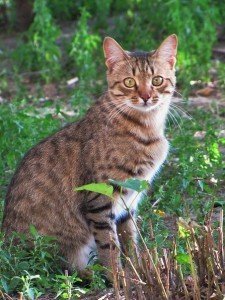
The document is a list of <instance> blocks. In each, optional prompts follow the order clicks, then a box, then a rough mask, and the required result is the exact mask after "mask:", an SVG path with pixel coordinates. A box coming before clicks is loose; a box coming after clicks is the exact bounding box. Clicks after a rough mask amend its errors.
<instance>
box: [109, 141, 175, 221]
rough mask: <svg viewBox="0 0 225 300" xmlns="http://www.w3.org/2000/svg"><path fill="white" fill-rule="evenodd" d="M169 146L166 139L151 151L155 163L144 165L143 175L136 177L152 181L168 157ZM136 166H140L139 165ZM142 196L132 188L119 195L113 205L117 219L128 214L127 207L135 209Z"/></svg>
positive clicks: (131, 209)
mask: <svg viewBox="0 0 225 300" xmlns="http://www.w3.org/2000/svg"><path fill="white" fill-rule="evenodd" d="M168 147H169V146H168V142H167V140H166V139H165V140H164V141H163V144H162V145H161V147H157V148H156V149H154V152H153V151H152V152H151V156H152V159H153V164H152V165H151V166H149V165H145V166H142V171H143V172H142V174H141V175H139V176H136V178H137V179H139V180H147V181H148V182H151V181H152V180H153V178H154V176H155V174H156V173H157V172H158V171H159V169H160V167H161V166H162V164H163V162H164V161H165V159H166V156H167V153H168ZM136 167H137V168H138V166H136ZM142 196H143V194H142V193H137V192H136V191H133V190H130V189H128V190H127V193H126V194H123V195H122V196H120V195H117V196H116V199H115V202H114V205H113V210H114V214H115V216H116V219H119V218H120V217H121V216H123V215H124V214H126V212H127V209H129V210H130V211H135V210H136V209H137V206H138V203H139V202H140V200H141V198H142Z"/></svg>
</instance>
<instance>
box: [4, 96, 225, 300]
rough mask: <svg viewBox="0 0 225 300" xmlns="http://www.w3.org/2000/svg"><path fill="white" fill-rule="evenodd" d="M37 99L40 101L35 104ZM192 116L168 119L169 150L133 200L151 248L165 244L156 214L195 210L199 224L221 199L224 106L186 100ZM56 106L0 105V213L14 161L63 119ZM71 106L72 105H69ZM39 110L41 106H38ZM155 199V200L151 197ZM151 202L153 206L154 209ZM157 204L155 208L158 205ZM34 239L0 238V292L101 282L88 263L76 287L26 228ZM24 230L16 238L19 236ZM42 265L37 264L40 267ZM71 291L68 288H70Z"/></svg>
mask: <svg viewBox="0 0 225 300" xmlns="http://www.w3.org/2000/svg"><path fill="white" fill-rule="evenodd" d="M42 106H43V107H42ZM183 108H184V109H186V110H187V111H188V112H189V113H190V114H191V116H192V120H190V119H189V118H187V117H186V116H185V115H183V116H181V119H180V120H179V126H177V124H176V123H175V124H173V123H172V122H171V120H170V124H169V122H168V127H167V136H168V138H169V140H170V144H171V147H170V154H169V156H168V159H167V162H166V163H165V165H164V167H163V168H162V170H161V172H160V173H159V174H158V176H157V178H156V179H155V182H154V184H153V185H152V193H151V195H150V196H149V197H146V198H145V199H144V200H143V202H142V204H141V206H140V215H141V218H142V229H143V232H144V239H145V240H146V243H147V244H148V246H149V247H150V248H152V247H153V246H155V243H156V244H157V247H159V249H160V248H162V247H165V245H167V246H168V247H171V241H172V239H171V230H170V228H168V226H167V225H166V224H165V222H164V218H163V217H162V216H161V215H162V212H163V214H166V215H168V216H174V217H182V218H184V219H186V220H188V219H189V218H190V217H192V218H195V219H196V220H197V221H198V222H200V223H201V224H203V223H204V218H205V216H206V215H207V213H208V212H209V211H210V209H211V208H212V206H213V205H214V204H215V203H216V204H217V205H221V206H224V205H225V201H224V197H223V196H222V193H223V178H224V173H225V161H224V157H223V156H222V151H224V147H225V138H224V137H220V132H221V130H222V129H223V128H224V127H223V126H224V117H223V116H224V111H223V109H222V108H221V109H220V110H219V113H217V112H216V110H213V109H212V110H211V111H209V110H206V109H198V108H192V107H191V105H186V106H183ZM62 109H63V106H62V104H61V108H60V109H59V106H58V105H56V104H54V103H53V102H47V103H45V104H42V105H40V104H39V103H38V102H27V101H25V100H24V101H21V102H20V103H19V102H14V103H11V104H2V105H1V106H0V116H1V117H0V123H1V130H0V143H1V160H0V174H1V179H0V180H1V181H0V183H1V206H0V207H1V208H0V215H2V209H3V202H4V195H5V192H6V186H7V184H8V183H9V180H10V177H11V176H12V174H13V172H14V170H15V168H16V165H17V163H18V161H19V160H20V159H21V157H22V156H23V155H24V153H25V152H26V151H27V150H28V149H29V148H30V147H32V146H33V145H34V144H35V143H37V142H38V141H39V140H41V139H43V138H44V137H46V136H48V135H49V134H51V133H53V132H55V131H56V130H57V129H58V128H60V127H61V126H63V125H64V124H65V123H66V122H67V121H68V119H67V118H66V115H65V114H64V115H63V114H61V113H60V110H62ZM75 109H76V107H75ZM43 111H44V112H45V113H44V114H43ZM203 131H204V132H205V136H204V138H202V139H199V138H196V137H195V134H196V132H203ZM155 201H158V205H157V206H156V207H152V204H153V203H154V202H155ZM156 208H157V210H156ZM160 212H161V213H160ZM149 219H151V220H152V223H153V228H154V232H155V242H154V243H152V242H151V241H150V240H149V238H148V236H149ZM32 234H33V238H34V240H35V245H36V246H35V248H34V249H33V250H31V249H28V248H26V247H24V248H18V247H15V246H13V245H11V246H10V247H6V248H5V247H4V245H3V240H2V238H1V239H0V241H1V242H0V266H1V267H0V270H1V271H0V274H1V275H0V290H1V291H2V292H5V293H12V292H13V291H20V292H23V293H24V295H25V296H26V297H27V299H35V298H36V297H37V296H38V295H41V294H43V293H54V294H55V295H56V294H58V295H59V297H60V298H64V299H69V298H70V294H71V293H72V294H73V295H75V294H79V293H81V292H85V291H87V290H88V289H90V288H91V289H93V288H97V287H102V286H104V280H103V279H101V277H99V275H98V273H99V269H98V268H97V269H95V275H94V280H93V282H92V284H91V285H89V286H86V288H84V287H83V288H80V287H79V286H80V279H79V278H78V277H77V274H76V273H75V274H73V275H71V276H69V275H67V274H66V275H65V274H63V273H62V271H61V270H60V259H61V258H60V257H59V255H58V253H57V247H56V248H55V247H54V246H53V245H54V243H49V238H48V237H46V238H44V237H40V236H39V235H38V234H37V233H36V232H35V230H34V229H33V231H32ZM24 239H25V238H24V237H23V239H22V241H23V243H25V240H24ZM178 254H179V255H180V257H181V258H182V257H183V256H182V255H184V248H183V245H182V241H181V242H180V244H179V243H178ZM43 266H44V267H43ZM73 297H74V299H76V297H75V296H73Z"/></svg>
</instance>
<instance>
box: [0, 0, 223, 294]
mask: <svg viewBox="0 0 225 300" xmlns="http://www.w3.org/2000/svg"><path fill="white" fill-rule="evenodd" d="M224 20H225V2H224V1H219V0H190V1H187V0H180V1H179V0H165V1H162V0H154V1H153V0H123V1H120V0H114V1H112V0H105V1H101V0H79V1H74V0H64V1H61V0H14V1H13V0H0V29H1V33H0V186H1V189H0V222H1V218H2V212H3V206H4V197H5V193H6V188H7V185H8V183H9V181H10V178H11V176H12V174H13V172H14V171H15V168H16V165H17V164H18V162H19V160H20V159H21V158H22V156H23V155H24V154H25V152H26V151H27V150H28V149H29V148H30V147H32V146H33V145H34V144H35V143H37V142H38V141H40V140H41V139H42V138H44V137H46V136H48V135H49V134H51V133H53V132H55V131H56V130H57V129H59V128H60V127H62V126H64V125H65V124H66V123H68V122H71V121H76V120H78V119H80V118H81V117H82V115H84V113H85V112H86V110H87V109H88V107H89V106H90V105H91V103H92V102H93V101H95V99H96V98H98V97H99V96H100V95H101V94H102V93H103V92H104V91H105V89H106V80H105V65H104V58H103V52H102V46H101V45H102V40H103V38H104V37H105V36H111V37H113V38H115V39H116V40H117V41H118V42H119V43H121V45H122V46H123V47H124V48H125V49H129V50H132V49H141V50H145V51H148V50H152V49H154V48H156V47H157V46H158V45H159V44H160V43H161V41H162V40H163V39H164V38H165V37H166V36H168V35H169V34H172V33H176V34H177V35H178V37H179V51H178V63H177V77H178V84H177V91H176V93H175V97H176V98H175V99H176V101H175V102H174V103H173V106H172V107H171V111H170V117H169V120H168V129H167V135H168V138H169V140H170V143H171V153H170V156H169V158H168V162H167V163H166V164H165V167H164V169H163V171H162V172H161V175H160V176H158V178H157V180H156V182H155V184H154V187H153V188H152V191H151V193H150V194H148V195H147V196H146V197H145V199H144V201H143V204H142V205H141V208H140V215H141V218H142V230H143V232H144V235H143V236H144V240H145V242H146V243H147V245H148V247H149V248H150V249H152V248H154V247H157V248H158V249H161V248H163V247H168V248H171V247H172V246H171V245H172V241H174V238H176V240H177V254H176V257H175V258H176V261H177V263H179V264H180V265H181V267H182V272H183V273H184V274H185V275H188V274H189V273H190V268H191V267H190V266H191V263H190V257H189V254H188V250H187V248H186V246H185V245H186V240H187V239H188V238H189V236H188V234H186V235H185V234H184V235H183V236H182V235H181V236H180V235H179V230H178V231H177V230H176V229H174V226H173V225H171V224H175V223H176V220H177V218H178V217H182V218H183V219H185V220H190V219H191V218H192V219H194V220H195V221H196V222H199V224H200V225H202V224H205V220H206V216H208V214H209V213H211V212H212V207H213V206H215V205H217V206H219V207H220V208H221V207H223V206H224V203H225V202H224V178H225V159H224V153H225V125H224V117H225V105H224V88H225V64H224V57H221V56H220V57H219V59H218V57H217V56H216V55H215V53H213V47H215V45H216V44H217V43H218V42H220V40H223V38H224V37H225V29H224V26H225V23H224ZM196 94H201V95H203V96H208V95H211V97H210V99H209V98H208V100H205V101H203V102H202V101H199V98H197V100H193V99H192V97H193V95H196ZM201 100H202V99H201ZM179 102H180V103H179ZM200 102H201V103H200ZM149 219H151V220H152V224H153V228H154V234H155V238H154V241H153V240H152V238H151V239H150V238H149V234H150V229H149ZM168 222H169V224H170V225H168ZM175 227H176V226H175ZM31 234H32V236H33V238H34V241H35V247H34V249H33V250H32V251H31V250H30V249H27V248H26V247H25V244H26V238H25V237H21V247H14V246H13V245H9V246H8V247H4V244H3V234H2V235H1V236H0V298H1V297H2V298H3V299H11V298H7V297H9V296H7V295H16V293H18V292H21V293H23V296H24V297H25V298H26V299H36V298H38V297H41V296H42V295H46V294H48V295H53V296H54V297H57V298H63V299H71V298H72V299H76V298H77V297H80V295H81V294H82V293H86V292H88V291H90V290H92V291H93V290H95V289H96V290H97V289H99V288H103V287H105V284H106V283H105V279H104V278H103V277H102V276H101V275H99V274H100V273H101V268H100V266H98V265H97V264H95V265H94V266H93V280H92V282H91V283H89V284H87V285H85V283H82V282H81V280H80V279H79V278H78V276H77V274H76V273H74V274H72V275H68V274H64V273H62V271H61V269H60V260H61V258H60V256H59V255H58V253H57V247H56V246H55V245H54V243H52V240H51V239H50V238H48V237H41V236H39V235H38V233H37V232H36V230H35V228H31ZM185 239H186V240H185ZM213 292H214V291H213V289H212V293H213ZM21 297H22V296H21ZM49 297H50V296H49ZM96 299H97V298H96ZM196 299H197V298H196Z"/></svg>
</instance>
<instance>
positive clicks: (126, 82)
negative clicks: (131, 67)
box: [124, 77, 136, 88]
mask: <svg viewBox="0 0 225 300" xmlns="http://www.w3.org/2000/svg"><path fill="white" fill-rule="evenodd" d="M135 84H136V82H135V80H134V79H133V78H131V77H127V78H125V79H124V85H125V86H126V87H128V88H132V87H134V86H135Z"/></svg>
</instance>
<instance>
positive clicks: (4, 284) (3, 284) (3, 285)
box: [1, 278, 9, 294]
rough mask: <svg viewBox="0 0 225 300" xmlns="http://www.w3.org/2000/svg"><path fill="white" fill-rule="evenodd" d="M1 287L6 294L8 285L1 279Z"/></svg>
mask: <svg viewBox="0 0 225 300" xmlns="http://www.w3.org/2000/svg"><path fill="white" fill-rule="evenodd" d="M1 285H2V287H3V289H4V292H5V293H7V294H8V292H9V287H8V284H7V282H6V281H5V279H4V278H1Z"/></svg>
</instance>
